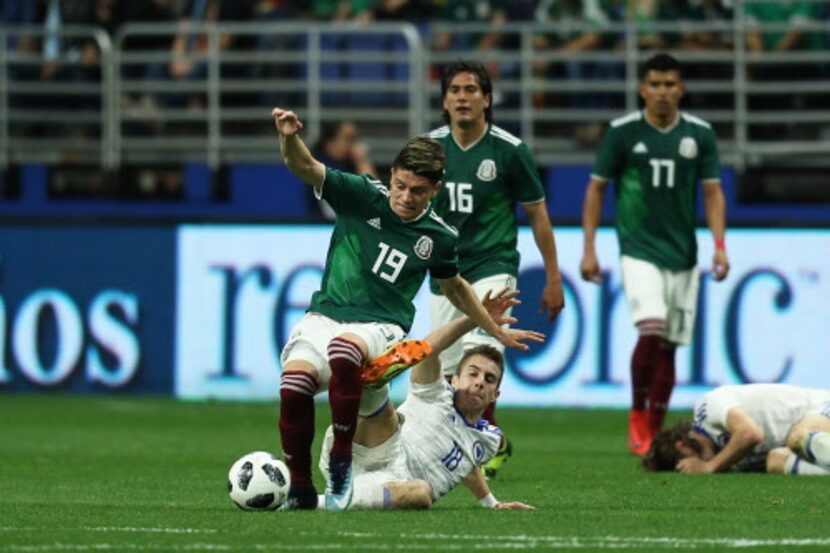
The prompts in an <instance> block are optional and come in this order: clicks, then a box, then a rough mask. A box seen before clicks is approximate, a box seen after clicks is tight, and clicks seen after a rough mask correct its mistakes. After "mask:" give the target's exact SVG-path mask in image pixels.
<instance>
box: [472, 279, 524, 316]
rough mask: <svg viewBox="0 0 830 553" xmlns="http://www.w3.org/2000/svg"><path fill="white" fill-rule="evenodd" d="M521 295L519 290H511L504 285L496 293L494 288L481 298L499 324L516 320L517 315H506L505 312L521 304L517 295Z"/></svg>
mask: <svg viewBox="0 0 830 553" xmlns="http://www.w3.org/2000/svg"><path fill="white" fill-rule="evenodd" d="M518 295H519V291H518V290H513V291H511V290H510V288H508V287H504V288H502V289H501V290H499V291H498V292H496V294H495V295H493V291H492V290H487V293H486V294H484V297H483V298H482V299H481V305H483V306H484V309H486V310H487V313H488V314H489V315H490V317H491V318H492V319H493V321H495V322H496V324H499V325H505V324H511V323H515V322H516V318H515V317H508V316H505V315H504V314H505V312H507V310H508V309H510V308H511V307H513V306H514V305H519V304H520V303H522V302H520V301H519V300H517V299H516V297H517V296H518Z"/></svg>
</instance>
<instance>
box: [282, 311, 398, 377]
mask: <svg viewBox="0 0 830 553" xmlns="http://www.w3.org/2000/svg"><path fill="white" fill-rule="evenodd" d="M347 332H348V333H351V334H357V335H358V336H360V337H361V338H362V339H363V341H364V342H366V345H367V346H368V347H369V352H368V358H369V359H374V358H375V357H377V356H379V355H380V354H382V353H383V352H385V351H386V350H388V349H389V348H391V347H392V346H393V345H394V344H395V343H397V342H400V341H401V340H403V339H404V338H405V337H406V332H404V330H403V329H402V328H401V327H399V326H398V325H395V324H391V323H355V322H345V323H341V322H337V321H335V320H333V319H329V318H328V317H326V316H324V315H321V314H319V313H306V314H305V315H304V316H303V318H302V319H301V320H300V322H299V323H298V324H297V325H296V326H295V327H294V328H293V329H291V335H290V336H289V337H288V343H287V344H286V345H285V347H284V348H283V350H282V355H281V356H280V362H281V363H282V366H283V368H284V367H285V366H286V365H287V364H288V363H290V362H291V361H305V362H307V363H311V364H312V365H313V366H314V367H315V368H316V369H317V372H318V374H319V377H320V390H321V391H322V390H325V389H327V388H328V385H329V381H330V380H331V369H330V368H329V362H328V347H329V342H331V341H332V339H334V338H336V337H337V336H340V335H342V334H346V333H347Z"/></svg>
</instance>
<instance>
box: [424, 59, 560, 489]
mask: <svg viewBox="0 0 830 553" xmlns="http://www.w3.org/2000/svg"><path fill="white" fill-rule="evenodd" d="M441 92H442V96H443V106H444V119H445V120H446V121H447V123H448V125H446V126H444V127H440V128H438V129H435V130H433V131H432V132H431V133H430V136H431V137H432V138H435V139H436V140H438V141H440V142H441V144H442V145H443V146H444V154H445V155H446V163H445V165H446V169H445V170H444V187H443V189H442V190H441V191H440V192H439V193H438V196H437V197H436V200H435V207H436V210H437V211H438V213H439V214H440V215H441V217H442V218H444V220H446V221H447V223H449V224H450V225H452V226H454V227H455V228H457V229H458V232H459V239H458V262H459V271H460V273H461V276H462V277H464V278H465V279H466V280H467V281H469V282H470V283H471V284H472V286H473V288H474V289H475V291H476V293H477V294H478V296H479V297H482V296H483V295H484V294H485V292H487V290H489V289H500V288H501V287H503V286H507V287H509V288H511V289H515V288H516V279H517V277H518V272H519V252H518V251H517V249H516V242H517V238H518V227H517V220H516V204H521V205H522V208H523V209H524V211H525V213H526V214H527V216H528V220H529V222H530V226H531V228H532V229H533V237H534V239H535V241H536V245H537V247H538V248H539V252H540V253H541V257H542V261H543V263H544V266H545V274H546V279H545V286H544V290H543V292H542V298H541V306H542V309H543V310H544V311H545V313H546V314H547V315H548V317H549V319H553V318H554V317H556V316H557V315H558V314H559V312H560V311H561V310H562V308H563V306H564V299H563V294H562V280H561V277H560V274H559V265H558V262H557V259H556V242H555V241H554V237H553V230H552V227H551V222H550V218H549V216H548V210H547V203H546V200H545V190H544V187H543V186H542V183H541V181H540V180H539V173H538V171H537V170H536V165H535V163H534V162H533V159H532V157H531V154H530V151H529V150H528V148H527V146H526V145H525V144H524V143H523V142H522V141H521V140H520V139H519V138H517V137H516V136H513V135H512V134H510V133H509V132H507V131H506V130H504V129H502V128H500V127H498V126H496V125H494V124H493V121H492V105H491V104H492V97H493V86H492V82H491V79H490V75H489V74H488V73H487V70H486V69H485V68H484V66H483V65H482V64H480V63H474V62H464V61H460V62H457V63H454V64H451V65H449V66H448V67H447V69H446V71H445V72H444V76H443V78H442V81H441ZM432 293H433V295H432V300H431V305H430V326H431V328H433V329H437V328H440V327H441V326H442V325H444V324H446V323H448V322H450V321H452V320H454V319H456V318H458V317H460V316H461V315H462V313H460V312H459V311H458V310H457V309H456V308H455V307H454V306H453V305H452V304H451V303H450V302H449V301H447V298H445V297H444V296H443V295H442V294H441V291H440V290H439V288H438V286H437V284H436V283H435V282H433V283H432ZM480 344H488V345H491V346H493V347H496V349H499V350H500V351H503V350H504V348H503V347H501V345H500V344H499V343H498V342H496V341H495V340H493V339H492V338H490V337H489V336H487V335H486V334H485V333H483V332H481V331H480V330H474V331H473V332H471V333H469V334H467V335H466V336H464V338H463V339H462V340H459V341H458V343H457V344H455V345H454V346H452V347H450V348H448V349H447V351H445V352H444V353H443V354H442V356H441V364H442V365H443V369H444V374H445V375H447V376H448V377H449V376H451V375H452V374H454V373H455V371H456V369H457V368H458V363H459V360H460V359H461V353H462V351H463V350H465V349H468V348H470V347H474V346H476V345H480ZM493 405H495V404H493ZM484 416H485V418H486V419H487V420H489V421H490V422H491V423H493V424H496V421H495V418H494V416H493V410H492V408H490V409H488V411H487V412H486V413H485V415H484ZM507 444H508V443H507V442H505V444H504V446H503V448H502V453H501V454H500V455H499V456H497V458H496V459H494V461H493V462H492V463H491V464H490V465H489V466H488V467H486V471H487V474H488V476H493V475H495V472H496V471H497V470H498V468H499V466H500V462H502V461H503V460H504V459H505V458H506V456H507V454H508V452H509V451H510V449H509V447H508V445H507Z"/></svg>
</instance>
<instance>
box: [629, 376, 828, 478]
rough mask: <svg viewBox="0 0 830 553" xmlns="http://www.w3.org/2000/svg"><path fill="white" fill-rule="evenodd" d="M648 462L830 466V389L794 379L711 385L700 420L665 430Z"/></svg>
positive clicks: (668, 466) (687, 466)
mask: <svg viewBox="0 0 830 553" xmlns="http://www.w3.org/2000/svg"><path fill="white" fill-rule="evenodd" d="M643 467H644V468H645V469H646V470H654V471H660V470H677V471H679V472H683V473H712V472H726V471H733V472H764V471H766V472H770V473H778V474H805V475H806V474H811V475H828V474H830V391H828V390H818V389H812V388H801V387H798V386H791V385H789V384H744V385H740V386H721V387H719V388H715V389H714V390H711V391H709V392H707V393H705V394H703V396H701V397H700V399H699V400H698V401H697V403H696V404H695V410H694V422H693V423H692V422H689V421H680V422H678V423H677V424H676V425H674V426H673V427H672V428H669V429H666V430H663V431H662V432H660V433H658V434H657V435H656V436H655V438H654V441H653V442H652V445H651V449H649V451H648V453H647V454H646V456H645V458H644V459H643Z"/></svg>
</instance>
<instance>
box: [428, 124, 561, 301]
mask: <svg viewBox="0 0 830 553" xmlns="http://www.w3.org/2000/svg"><path fill="white" fill-rule="evenodd" d="M429 136H430V137H431V138H434V139H435V140H438V141H439V142H441V144H442V145H443V146H444V155H445V157H446V159H445V162H444V165H445V169H444V186H443V187H442V189H441V191H440V192H438V195H437V196H436V198H435V200H434V201H433V204H434V205H435V209H436V211H438V213H439V214H440V215H441V217H442V218H443V219H444V220H445V221H446V222H447V223H449V224H450V225H452V226H453V227H455V228H456V229H458V233H459V239H458V257H459V271H460V273H461V276H462V277H464V278H465V279H467V280H468V281H469V282H476V281H478V280H481V279H482V278H485V277H488V276H492V275H498V274H503V273H504V274H510V275H514V276H518V272H519V252H518V251H517V250H516V240H517V238H518V228H517V222H516V203H517V202H519V203H536V202H542V201H544V200H545V191H544V188H543V187H542V182H541V181H540V180H539V172H538V171H537V170H536V165H535V164H534V163H533V158H532V157H531V155H530V150H528V148H527V146H526V145H525V144H524V143H523V142H522V141H521V140H520V139H519V138H517V137H515V136H513V135H512V134H510V133H509V132H507V131H505V130H504V129H501V128H499V127H497V126H495V125H490V126H489V127H488V128H487V130H486V131H485V133H484V134H483V135H482V137H481V138H480V139H479V140H478V141H477V142H475V143H473V144H472V145H470V146H468V147H467V148H461V147H460V146H459V145H458V143H457V142H456V141H455V139H454V138H453V136H452V132H451V131H450V127H449V126H444V127H440V128H438V129H435V130H433V131H432V132H430V133H429ZM431 287H432V291H433V293H438V292H439V290H438V287H437V286H436V285H435V282H434V281H433V282H432V283H431Z"/></svg>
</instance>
